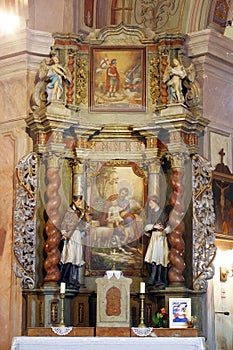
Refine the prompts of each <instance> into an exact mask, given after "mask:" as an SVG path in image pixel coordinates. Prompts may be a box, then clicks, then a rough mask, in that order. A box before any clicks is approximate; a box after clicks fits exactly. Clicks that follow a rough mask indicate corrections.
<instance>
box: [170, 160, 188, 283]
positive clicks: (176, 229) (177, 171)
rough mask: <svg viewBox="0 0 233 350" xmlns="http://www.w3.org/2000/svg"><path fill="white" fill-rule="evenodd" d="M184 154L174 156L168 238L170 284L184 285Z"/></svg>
mask: <svg viewBox="0 0 233 350" xmlns="http://www.w3.org/2000/svg"><path fill="white" fill-rule="evenodd" d="M183 177H184V156H183V154H175V155H173V156H172V176H171V180H170V181H171V187H172V192H171V195H170V204H171V205H172V207H173V209H172V211H171V213H170V217H169V222H170V224H171V227H172V232H171V233H170V234H169V237H168V240H169V243H170V246H171V248H170V252H169V260H170V264H171V268H170V269H169V272H168V280H169V284H173V285H177V286H183V284H184V276H183V272H184V269H185V262H184V253H185V243H184V240H183V235H184V233H185V224H184V221H183V216H184V201H183V195H184V186H183V182H182V181H183Z"/></svg>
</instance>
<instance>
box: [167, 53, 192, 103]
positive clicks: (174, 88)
mask: <svg viewBox="0 0 233 350" xmlns="http://www.w3.org/2000/svg"><path fill="white" fill-rule="evenodd" d="M173 65H174V66H173V67H172V66H171V65H168V66H167V68H166V70H165V72H164V76H163V83H166V84H167V87H168V101H169V102H179V103H183V102H184V95H183V91H182V80H183V79H184V78H185V77H186V76H187V73H186V70H185V67H184V66H183V65H182V64H181V63H180V61H179V60H178V59H177V58H174V59H173Z"/></svg>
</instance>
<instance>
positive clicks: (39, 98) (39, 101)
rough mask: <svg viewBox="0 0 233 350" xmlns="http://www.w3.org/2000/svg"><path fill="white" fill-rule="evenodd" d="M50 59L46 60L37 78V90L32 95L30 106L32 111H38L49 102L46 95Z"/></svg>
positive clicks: (40, 67)
mask: <svg viewBox="0 0 233 350" xmlns="http://www.w3.org/2000/svg"><path fill="white" fill-rule="evenodd" d="M48 64H49V59H48V58H44V59H43V60H42V61H41V63H40V66H39V69H38V71H37V73H36V76H35V80H34V83H35V88H34V91H33V93H32V95H31V100H30V106H31V108H32V110H36V109H38V108H40V107H43V106H44V104H45V103H46V100H47V93H46V85H47V81H46V77H47V73H48V70H49V65H48Z"/></svg>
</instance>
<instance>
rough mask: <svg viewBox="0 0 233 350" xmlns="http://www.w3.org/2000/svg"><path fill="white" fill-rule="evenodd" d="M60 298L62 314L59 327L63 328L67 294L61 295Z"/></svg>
mask: <svg viewBox="0 0 233 350" xmlns="http://www.w3.org/2000/svg"><path fill="white" fill-rule="evenodd" d="M60 298H61V313H60V323H59V327H62V326H65V322H64V310H65V293H61V294H60Z"/></svg>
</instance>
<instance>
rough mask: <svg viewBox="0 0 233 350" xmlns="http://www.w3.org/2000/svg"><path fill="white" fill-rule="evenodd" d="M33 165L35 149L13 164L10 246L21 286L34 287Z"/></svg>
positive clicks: (35, 159)
mask: <svg viewBox="0 0 233 350" xmlns="http://www.w3.org/2000/svg"><path fill="white" fill-rule="evenodd" d="M37 169H38V161H37V157H36V154H35V153H30V154H29V155H27V156H25V157H24V158H22V159H21V160H20V162H19V164H18V165H17V167H16V176H17V180H18V184H17V195H16V206H15V213H14V217H15V222H14V246H13V249H14V254H15V257H16V259H17V263H16V264H15V265H14V272H15V274H16V276H17V277H19V278H22V283H21V285H22V288H30V289H32V288H34V287H35V264H36V257H35V252H36V194H37Z"/></svg>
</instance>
